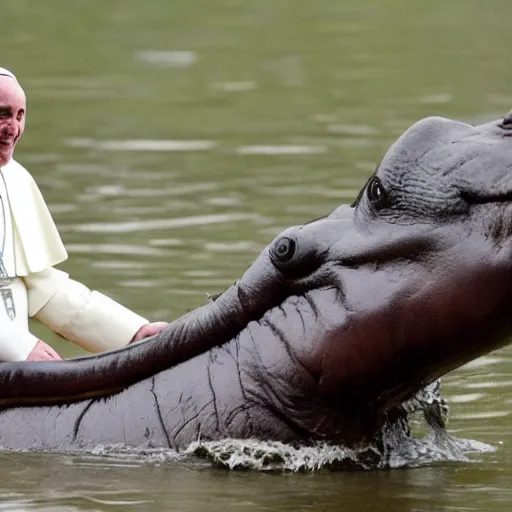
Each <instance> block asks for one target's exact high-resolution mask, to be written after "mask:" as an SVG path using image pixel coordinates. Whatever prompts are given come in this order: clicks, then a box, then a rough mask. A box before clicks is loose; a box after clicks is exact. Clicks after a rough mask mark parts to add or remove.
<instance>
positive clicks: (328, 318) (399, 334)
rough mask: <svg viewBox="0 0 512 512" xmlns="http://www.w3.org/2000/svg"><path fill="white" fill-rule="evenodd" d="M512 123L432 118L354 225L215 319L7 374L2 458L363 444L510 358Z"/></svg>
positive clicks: (266, 271)
mask: <svg viewBox="0 0 512 512" xmlns="http://www.w3.org/2000/svg"><path fill="white" fill-rule="evenodd" d="M511 128H512V122H511V119H510V117H509V116H507V117H506V118H505V120H500V121H496V122H492V123H489V124H485V125H481V126H476V127H473V126H470V125H467V124H464V123H459V122H456V121H450V120H446V119H441V118H428V119H425V120H423V121H420V122H419V123H417V124H415V125H414V126H413V127H411V128H410V129H409V130H408V131H407V132H406V133H405V134H404V135H403V136H402V137H401V138H400V139H399V140H398V141H397V142H396V143H395V144H394V145H393V146H392V147H391V148H390V150H389V151H388V152H387V154H386V155H385V156H384V158H383V160H382V162H381V164H380V165H379V167H378V169H377V170H376V172H375V174H374V175H373V176H372V177H371V178H370V179H369V181H368V183H367V185H366V186H365V187H364V188H363V190H362V191H361V193H360V195H359V197H358V199H357V201H356V202H355V204H354V205H353V206H352V207H349V206H342V207H340V208H338V209H337V210H335V211H334V212H332V213H331V214H330V215H328V216H326V217H324V218H321V219H318V220H316V221H314V222H311V223H309V224H306V225H303V226H296V227H292V228H289V229H288V230H286V231H285V232H284V233H282V234H281V235H279V236H278V237H277V238H276V239H275V240H274V241H273V242H272V243H271V244H270V245H269V246H268V247H267V248H266V249H265V250H264V251H263V252H262V253H261V254H260V256H259V257H258V258H257V259H256V261H255V262H254V263H253V265H252V266H251V267H250V268H249V269H248V270H247V272H246V273H245V274H244V275H243V276H242V278H241V279H240V280H239V281H238V282H237V283H235V284H234V285H233V286H232V287H231V288H229V289H228V290H226V292H224V293H223V294H222V295H220V296H219V297H218V298H217V299H216V300H215V301H212V302H210V303H208V304H207V305H205V306H203V307H200V308H198V309H197V310H194V311H192V312H191V313H189V314H187V315H185V316H183V317H181V318H179V319H177V320H176V321H174V322H172V323H171V324H169V327H168V328H167V329H166V330H165V331H164V332H162V333H161V334H159V335H157V336H155V337H153V338H152V339H150V340H149V341H145V342H141V343H138V344H135V345H131V346H129V347H126V348H123V349H120V350H118V351H115V352H111V353H107V354H102V355H98V356H94V357H88V358H81V359H76V360H69V361H64V362H48V363H5V364H1V365H0V389H1V392H0V406H3V407H4V409H3V412H2V413H1V414H0V444H1V445H2V446H4V447H5V448H8V449H27V448H28V449H42V448H44V449H50V450H67V449H77V448H86V447H92V446H95V445H97V444H99V443H127V444H129V445H132V446H164V447H165V446H171V447H173V448H178V449H179V448H182V447H184V446H186V445H187V444H189V443H190V442H191V441H194V440H196V439H197V438H198V437H200V438H201V439H203V440H204V439H222V438H225V437H239V438H248V437H258V438H261V439H273V440H280V441H287V442H292V441H293V442H301V443H310V442H312V441H316V440H328V441H331V442H336V443H339V442H342V443H346V444H357V443H359V442H362V441H366V440H368V439H370V438H371V437H372V436H373V435H374V434H375V433H376V432H378V430H379V428H380V427H381V426H382V424H383V423H384V422H385V421H386V420H387V419H388V418H389V416H390V415H391V416H392V415H394V414H398V413H399V411H400V404H401V402H402V401H403V400H405V399H407V398H409V397H411V396H412V395H413V394H414V393H415V392H417V391H418V390H419V389H421V388H422V387H423V386H425V385H426V384H428V383H430V382H433V381H434V380H435V379H437V378H438V377H440V376H442V375H444V374H446V373H447V372H449V371H451V370H453V369H454V368H456V367H458V366H460V365H462V364H464V363H465V362H467V361H469V360H471V359H474V358H476V357H478V356H480V355H482V354H485V353H487V352H490V351H492V350H494V349H496V348H499V347H501V346H503V345H505V344H507V343H508V342H509V336H510V334H511V333H512V323H511V320H510V314H509V307H510V306H509V305H510V303H511V299H512V204H511V201H512V138H511V135H512V130H511Z"/></svg>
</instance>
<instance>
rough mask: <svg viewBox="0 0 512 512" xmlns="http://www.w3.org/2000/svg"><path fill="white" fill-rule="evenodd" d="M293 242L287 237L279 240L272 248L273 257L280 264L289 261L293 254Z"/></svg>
mask: <svg viewBox="0 0 512 512" xmlns="http://www.w3.org/2000/svg"><path fill="white" fill-rule="evenodd" d="M295 248H296V244H295V241H294V240H292V239H291V238H288V237H287V236H283V237H282V238H280V239H279V240H278V241H277V242H276V243H275V245H274V247H273V251H272V252H273V256H274V258H275V259H276V260H277V261H279V262H280V263H286V262H287V261H290V260H291V259H292V258H293V256H294V254H295Z"/></svg>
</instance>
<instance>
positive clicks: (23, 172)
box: [2, 158, 33, 181]
mask: <svg viewBox="0 0 512 512" xmlns="http://www.w3.org/2000/svg"><path fill="white" fill-rule="evenodd" d="M2 174H3V175H4V176H6V175H9V176H14V177H16V178H17V179H26V180H29V181H33V178H32V175H31V174H30V173H29V172H28V171H27V169H26V168H25V167H23V165H21V164H20V163H19V162H17V161H16V160H14V158H11V160H10V161H9V162H8V163H7V164H6V165H4V166H3V167H2Z"/></svg>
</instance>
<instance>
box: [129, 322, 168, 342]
mask: <svg viewBox="0 0 512 512" xmlns="http://www.w3.org/2000/svg"><path fill="white" fill-rule="evenodd" d="M168 325H169V324H168V323H167V322H153V323H152V324H146V325H143V326H142V327H141V328H140V329H139V330H138V331H137V332H136V333H135V336H134V337H133V338H132V341H130V343H135V342H136V341H140V340H143V339H144V338H148V337H149V336H154V335H155V334H158V333H159V332H162V331H163V330H164V329H165V328H166V327H167V326H168Z"/></svg>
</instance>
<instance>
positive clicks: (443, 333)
mask: <svg viewBox="0 0 512 512" xmlns="http://www.w3.org/2000/svg"><path fill="white" fill-rule="evenodd" d="M237 286H238V290H239V296H240V298H241V303H242V304H241V308H242V310H251V311H252V312H253V315H252V320H256V321H257V322H258V323H259V325H264V326H265V325H266V326H268V328H269V330H270V331H271V332H272V333H273V336H275V337H276V338H279V340H276V343H278V341H279V343H286V344H287V346H288V349H289V350H290V351H291V353H293V356H294V357H295V358H296V360H297V361H300V365H301V368H302V369H306V371H307V372H309V374H310V376H311V379H312V381H313V382H314V383H315V385H316V386H317V388H318V392H319V393H320V395H321V396H323V397H325V398H326V399H328V400H334V401H337V402H338V403H339V404H340V407H341V406H342V407H344V408H346V407H348V406H350V405H353V406H354V407H359V405H360V404H361V403H366V404H369V405H370V407H372V408H379V409H381V410H386V409H387V408H389V407H391V406H393V405H395V404H397V403H398V402H399V401H401V400H403V399H405V398H407V397H408V396H410V395H411V394H412V393H414V392H415V391H416V390H418V389H420V387H421V386H423V385H425V384H427V383H429V382H432V381H433V380H434V379H436V378H438V377H439V376H441V375H443V374H444V373H446V372H448V371H450V370H452V369H454V368H456V367H458V366H460V365H462V364H463V363H465V362H467V361H469V360H471V359H473V358H475V357H478V356H479V355H482V354H484V353H486V352H489V351H491V350H493V349H495V348H497V347H499V346H502V345H504V344H505V343H507V341H508V336H509V334H511V333H512V332H511V329H512V323H511V322H510V320H509V318H510V314H509V308H510V301H511V299H512V116H507V117H506V118H505V119H504V120H501V121H496V122H492V123H488V124H484V125H481V126H471V125H469V124H465V123H460V122H456V121H451V120H448V119H442V118H428V119H425V120H422V121H420V122H418V123H416V124H415V125H414V126H412V127H411V128H410V129H409V130H407V131H406V132H405V133H404V134H403V135H402V136H401V137H400V138H399V139H398V141H397V142H396V143H395V144H394V145H393V146H392V147H391V148H390V149H389V151H388V152H387V154H386V155H385V156H384V158H383V160H382V162H381V163H380V165H379V166H378V168H377V170H376V172H375V174H374V175H373V176H371V178H370V179H369V180H368V182H367V184H366V186H365V187H364V188H363V189H362V190H361V192H360V194H359V197H358V198H357V200H356V201H355V203H354V204H353V205H352V207H348V206H342V207H340V208H338V209H337V210H335V211H334V212H333V213H331V214H330V215H328V216H327V217H325V218H322V219H319V220H316V221H314V222H311V223H309V224H306V225H302V226H297V227H293V228H290V229H288V230H286V231H285V232H284V233H282V234H281V235H280V236H278V237H277V238H276V239H275V240H274V241H273V242H272V243H271V244H270V245H269V246H268V248H267V249H266V250H265V251H264V252H263V253H262V254H261V255H260V257H259V258H258V260H256V262H255V263H254V264H253V265H252V267H251V268H250V269H249V270H248V272H247V273H246V274H245V275H244V276H243V277H242V279H241V280H240V281H239V283H238V284H237ZM247 329H249V330H251V324H249V325H248V327H247ZM258 332H260V331H258ZM256 342H257V340H256ZM268 347H269V345H268V344H265V349H264V350H270V349H269V348H268ZM269 378H270V377H269Z"/></svg>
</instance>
